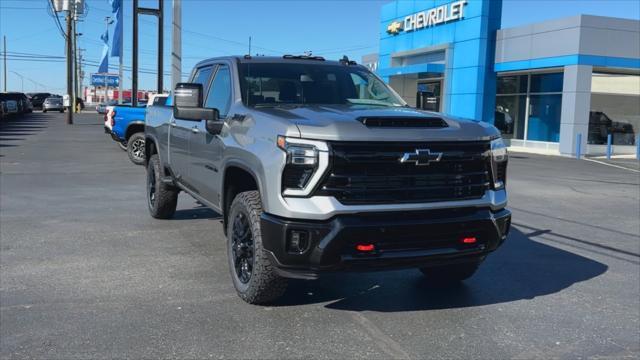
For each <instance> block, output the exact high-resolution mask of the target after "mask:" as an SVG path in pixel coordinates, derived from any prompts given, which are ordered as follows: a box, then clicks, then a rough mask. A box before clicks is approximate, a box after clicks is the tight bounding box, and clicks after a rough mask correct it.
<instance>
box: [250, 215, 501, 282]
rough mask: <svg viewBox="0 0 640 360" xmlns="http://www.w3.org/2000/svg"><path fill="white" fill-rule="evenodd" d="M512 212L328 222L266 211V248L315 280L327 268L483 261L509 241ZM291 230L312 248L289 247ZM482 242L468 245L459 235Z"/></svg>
mask: <svg viewBox="0 0 640 360" xmlns="http://www.w3.org/2000/svg"><path fill="white" fill-rule="evenodd" d="M510 224H511V212H509V211H508V210H506V209H502V210H500V211H495V212H494V211H491V210H489V209H484V208H483V209H477V208H465V209H452V210H434V211H407V212H389V213H361V214H355V215H339V216H336V217H333V218H331V219H329V220H326V221H305V220H295V219H286V218H280V217H277V216H273V215H270V214H263V215H262V218H261V228H262V242H263V247H264V249H265V251H266V253H267V255H268V256H269V257H270V259H271V261H272V263H273V265H274V266H275V267H276V269H277V271H278V272H279V273H280V275H282V276H285V277H291V278H304V279H314V278H317V277H318V276H319V275H320V274H321V273H323V272H334V271H345V270H350V271H375V270H385V269H396V268H407V267H428V266H437V265H444V264H451V263H456V262H469V261H482V260H483V259H484V257H485V256H486V255H487V254H488V253H490V252H491V251H493V250H495V249H496V248H498V247H499V246H500V245H501V244H502V242H503V241H504V240H505V239H506V236H507V234H508V232H509V227H510ZM291 231H305V232H307V233H308V235H309V242H310V246H309V249H308V250H307V251H305V252H303V253H290V252H288V251H287V237H288V236H289V234H290V233H291ZM466 235H473V236H477V237H478V242H477V243H476V244H472V245H464V244H461V243H459V242H458V239H459V238H460V236H466ZM358 242H366V243H373V244H375V245H376V251H375V252H372V253H369V254H360V253H357V252H356V251H355V249H354V246H353V245H354V244H355V243H358Z"/></svg>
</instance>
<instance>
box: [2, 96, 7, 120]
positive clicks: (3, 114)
mask: <svg viewBox="0 0 640 360" xmlns="http://www.w3.org/2000/svg"><path fill="white" fill-rule="evenodd" d="M7 116H8V114H7V104H5V102H4V101H1V100H0V120H4V119H5V118H6V117H7Z"/></svg>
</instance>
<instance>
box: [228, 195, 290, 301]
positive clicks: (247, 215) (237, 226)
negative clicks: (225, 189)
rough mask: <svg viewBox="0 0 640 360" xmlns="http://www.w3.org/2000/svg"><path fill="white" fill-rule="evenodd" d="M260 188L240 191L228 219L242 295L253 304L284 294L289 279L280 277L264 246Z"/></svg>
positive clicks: (234, 270) (232, 263)
mask: <svg viewBox="0 0 640 360" xmlns="http://www.w3.org/2000/svg"><path fill="white" fill-rule="evenodd" d="M261 214H262V203H261V201H260V194H259V193H258V192H257V191H246V192H242V193H240V194H238V195H237V196H236V197H235V199H233V203H232V204H231V207H230V209H229V215H228V220H227V224H226V225H227V257H228V259H229V270H230V272H231V279H232V280H233V285H234V287H235V288H236V291H237V293H238V296H240V298H242V300H244V301H246V302H248V303H249V304H264V303H269V302H272V301H274V300H276V299H277V298H279V297H280V296H282V294H284V291H285V290H286V288H287V280H286V279H284V278H282V277H280V276H278V274H277V273H276V271H275V269H274V268H273V265H272V264H271V261H269V259H268V258H267V256H266V255H265V253H264V251H263V247H262V232H261V230H260V215H261Z"/></svg>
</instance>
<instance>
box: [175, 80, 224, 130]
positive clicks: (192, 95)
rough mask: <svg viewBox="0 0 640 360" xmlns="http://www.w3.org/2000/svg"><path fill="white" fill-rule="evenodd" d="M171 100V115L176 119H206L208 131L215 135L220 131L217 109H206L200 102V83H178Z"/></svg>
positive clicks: (221, 122)
mask: <svg viewBox="0 0 640 360" xmlns="http://www.w3.org/2000/svg"><path fill="white" fill-rule="evenodd" d="M173 97H174V100H173V104H174V105H173V117H174V118H176V119H183V120H192V121H201V120H205V121H206V125H205V127H206V129H207V131H208V132H209V133H211V134H213V135H217V134H219V133H220V131H222V125H223V124H224V122H223V121H220V113H219V112H218V109H207V108H204V107H203V103H202V84H197V83H179V84H178V85H176V90H175V92H174V95H173Z"/></svg>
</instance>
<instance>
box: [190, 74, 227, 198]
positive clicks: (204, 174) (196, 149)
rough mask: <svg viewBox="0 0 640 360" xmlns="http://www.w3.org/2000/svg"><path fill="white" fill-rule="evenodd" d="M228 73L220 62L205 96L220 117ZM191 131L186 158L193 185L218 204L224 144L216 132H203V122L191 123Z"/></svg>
mask: <svg viewBox="0 0 640 360" xmlns="http://www.w3.org/2000/svg"><path fill="white" fill-rule="evenodd" d="M231 83H232V82H231V72H230V70H229V66H228V65H226V64H220V65H218V67H217V70H216V71H215V76H214V78H213V82H212V83H211V87H210V88H209V91H208V93H207V96H206V97H205V100H204V101H205V105H204V107H206V108H213V109H218V112H219V113H220V119H223V120H224V119H225V118H226V117H227V115H228V113H229V108H230V106H231V99H232V96H231V94H232V85H231ZM194 126H195V127H194V130H193V132H192V133H191V143H190V147H191V148H190V152H191V155H190V157H189V158H190V159H191V168H190V169H189V171H190V172H191V175H192V176H191V178H192V179H193V186H194V187H195V188H196V189H197V191H198V193H199V195H201V196H202V197H204V199H205V200H207V201H209V202H210V203H213V204H216V205H219V203H220V201H219V200H220V199H219V195H220V194H219V191H220V190H219V189H220V186H221V177H222V169H220V165H221V160H222V150H223V147H224V144H223V142H222V138H221V137H220V135H212V134H210V133H209V132H207V129H206V121H204V120H203V121H200V122H199V123H198V124H194Z"/></svg>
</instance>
